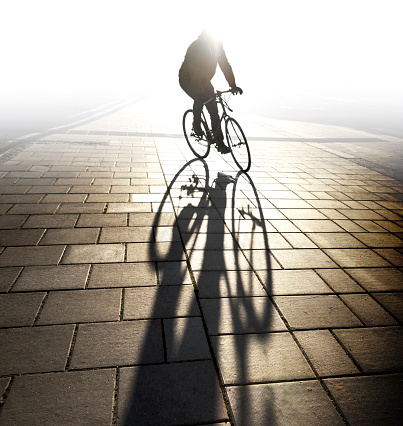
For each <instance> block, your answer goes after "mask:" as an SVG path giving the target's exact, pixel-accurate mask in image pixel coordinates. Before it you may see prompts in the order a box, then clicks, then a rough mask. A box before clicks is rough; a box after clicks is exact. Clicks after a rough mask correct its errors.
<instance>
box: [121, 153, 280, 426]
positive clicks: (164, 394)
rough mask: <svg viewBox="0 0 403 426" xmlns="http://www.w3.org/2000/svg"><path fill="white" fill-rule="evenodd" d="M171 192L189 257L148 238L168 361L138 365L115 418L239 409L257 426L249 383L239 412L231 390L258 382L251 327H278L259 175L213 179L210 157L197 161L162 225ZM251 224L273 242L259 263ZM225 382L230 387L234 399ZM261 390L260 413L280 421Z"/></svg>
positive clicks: (175, 420)
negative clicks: (161, 250)
mask: <svg viewBox="0 0 403 426" xmlns="http://www.w3.org/2000/svg"><path fill="white" fill-rule="evenodd" d="M241 181H242V182H241ZM245 192H249V196H248V197H249V198H248V197H246V196H245V195H244V193H245ZM228 194H230V196H228ZM240 197H242V198H240ZM250 198H253V200H251V199H250ZM168 200H169V201H171V202H172V203H173V204H174V208H175V209H176V212H177V225H178V227H179V231H180V236H181V243H182V244H183V247H184V248H185V252H186V254H187V262H186V263H185V262H180V261H177V260H173V259H176V258H175V256H173V254H174V253H175V252H176V251H177V244H174V242H172V243H171V246H170V248H169V250H168V251H167V252H166V253H165V254H164V255H160V254H158V253H157V252H156V250H157V246H156V245H155V244H153V243H150V244H149V254H150V258H151V259H154V260H156V261H158V264H157V265H158V274H159V280H160V281H159V290H158V292H157V295H156V297H155V300H154V307H153V313H152V315H151V317H152V318H162V331H163V333H164V343H165V345H164V346H165V348H164V362H162V363H158V364H155V365H143V366H139V367H133V369H134V371H135V374H134V375H133V376H131V391H130V392H129V394H127V395H126V397H125V398H121V397H120V394H119V400H118V423H119V422H120V424H125V425H133V424H141V425H144V424H163V425H168V424H200V423H208V422H211V423H214V422H220V421H225V420H226V419H228V418H230V419H231V420H232V421H233V420H234V417H235V420H236V421H237V422H239V423H241V424H248V423H249V424H250V421H251V419H250V417H249V414H250V411H249V409H250V407H251V405H252V402H253V401H251V398H252V397H251V394H250V392H249V391H248V390H246V391H245V389H243V391H242V397H241V398H239V396H236V397H235V399H234V401H235V402H236V403H235V407H232V408H234V410H232V408H231V398H232V396H231V392H232V390H233V389H238V387H239V386H237V385H244V384H248V383H250V382H251V381H253V372H251V371H250V356H251V348H250V342H249V341H248V339H245V338H243V336H249V335H251V334H253V336H254V338H256V339H258V340H259V338H260V337H259V336H265V339H264V344H267V334H259V333H265V332H267V331H269V330H270V328H271V315H272V307H271V304H270V300H269V298H268V297H264V296H265V294H266V293H265V292H264V287H266V289H270V286H271V273H270V270H271V268H270V259H269V254H268V250H267V249H268V238H267V233H266V229H265V225H264V223H265V221H264V218H263V212H262V209H261V208H260V203H259V198H258V195H257V191H256V189H255V187H254V185H253V182H252V180H251V179H250V178H249V177H248V176H247V175H241V174H238V175H237V177H236V178H235V179H234V178H231V177H230V176H227V175H225V174H220V173H219V174H218V176H217V178H216V179H215V180H214V182H213V185H212V186H210V182H209V170H208V167H207V164H206V163H205V162H204V161H200V160H192V161H191V162H189V163H187V164H186V165H185V166H184V167H182V168H181V170H180V171H179V172H178V173H177V174H176V175H175V177H174V178H173V180H172V181H171V183H170V185H169V187H168V189H167V192H166V194H165V196H164V199H163V201H162V203H161V206H160V209H159V211H158V212H157V214H156V217H155V221H154V229H155V232H156V233H158V230H159V229H160V228H159V225H160V224H161V223H160V221H161V217H162V214H161V213H162V210H163V206H164V204H165V203H166V202H167V201H168ZM229 200H231V205H230V206H229ZM248 206H249V210H248ZM256 214H257V215H256ZM259 215H260V217H258V216H259ZM259 227H260V229H259ZM249 232H252V233H251V235H250V237H251V240H250V246H248V247H246V246H244V247H241V246H240V245H239V244H238V240H239V236H240V234H244V235H247V234H248V233H249ZM253 232H254V233H256V234H259V235H260V237H262V238H263V241H264V243H265V244H264V245H265V246H266V250H265V253H266V254H265V256H263V257H261V258H260V259H259V262H260V263H259V264H256V265H254V264H253V263H254V255H253V254H252V253H249V252H248V250H249V247H254V236H253ZM245 252H248V253H245ZM250 252H252V250H250ZM245 254H246V255H245ZM256 267H257V269H255V268H256ZM259 271H260V272H262V271H263V272H264V273H263V274H261V273H260V274H259ZM188 272H190V276H191V278H192V281H193V283H194V284H195V286H196V287H195V289H196V297H194V296H193V297H192V298H191V299H188V290H189V288H191V287H190V286H189V285H186V282H187V279H186V277H187V276H188V275H187V274H188ZM262 277H264V282H262ZM172 284H179V285H172ZM262 284H263V286H262ZM168 288H169V296H168V298H167V289H168ZM262 296H263V297H262ZM167 305H169V306H168V307H167ZM184 305H185V310H183V307H184ZM199 309H201V311H202V316H201V317H200V310H199ZM162 312H163V313H162ZM153 338H154V335H153V334H152V333H151V331H150V333H148V335H147V336H146V337H145V339H144V347H143V355H142V356H141V359H140V363H142V364H147V354H148V353H149V350H148V349H147V345H149V344H150V340H152V339H153ZM228 339H229V340H228ZM226 346H227V347H226ZM126 383H127V381H126ZM228 386H229V387H228ZM220 387H221V389H220ZM242 388H244V387H242ZM227 389H229V390H231V392H230V396H229V403H228V395H227ZM119 392H120V391H119ZM232 393H233V392H232ZM235 394H236V393H235ZM264 397H265V399H266V401H265V403H264V404H263V406H264V407H265V412H264V413H261V416H262V418H266V419H269V418H270V419H271V420H273V416H272V413H271V403H272V401H271V399H270V395H269V394H265V396H264ZM254 398H256V397H254ZM259 405H262V404H259ZM232 411H233V412H232Z"/></svg>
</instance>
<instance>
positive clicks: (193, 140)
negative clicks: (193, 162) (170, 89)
mask: <svg viewBox="0 0 403 426" xmlns="http://www.w3.org/2000/svg"><path fill="white" fill-rule="evenodd" d="M182 125H183V133H184V135H185V138H186V142H187V143H188V145H189V148H190V149H191V150H192V152H193V154H194V155H195V156H196V157H198V158H206V157H207V156H208V155H209V152H210V142H209V140H208V138H207V135H208V128H207V125H206V123H205V122H204V121H203V120H202V122H201V125H202V129H203V136H197V135H196V133H195V132H194V130H193V110H191V109H188V110H187V111H186V112H185V114H184V115H183V121H182Z"/></svg>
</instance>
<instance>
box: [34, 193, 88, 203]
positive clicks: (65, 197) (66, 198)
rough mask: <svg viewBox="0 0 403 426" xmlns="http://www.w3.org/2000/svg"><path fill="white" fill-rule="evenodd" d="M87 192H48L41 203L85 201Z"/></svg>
mask: <svg viewBox="0 0 403 426" xmlns="http://www.w3.org/2000/svg"><path fill="white" fill-rule="evenodd" d="M85 198H86V194H46V195H45V197H44V198H43V199H42V201H41V203H84V201H85Z"/></svg>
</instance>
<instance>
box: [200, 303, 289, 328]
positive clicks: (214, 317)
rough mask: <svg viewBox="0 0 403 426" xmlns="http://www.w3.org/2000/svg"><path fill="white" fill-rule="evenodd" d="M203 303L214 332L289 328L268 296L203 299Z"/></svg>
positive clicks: (208, 325) (209, 324) (207, 322)
mask: <svg viewBox="0 0 403 426" xmlns="http://www.w3.org/2000/svg"><path fill="white" fill-rule="evenodd" d="M201 305H202V311H203V316H204V318H205V321H206V324H207V329H208V333H209V334H210V335H214V334H243V333H265V332H269V331H286V327H285V325H284V323H283V321H282V320H281V318H280V316H279V315H278V313H277V311H276V310H275V309H274V306H273V304H272V302H271V301H270V299H269V298H268V297H242V298H241V297H231V298H221V299H202V301H201Z"/></svg>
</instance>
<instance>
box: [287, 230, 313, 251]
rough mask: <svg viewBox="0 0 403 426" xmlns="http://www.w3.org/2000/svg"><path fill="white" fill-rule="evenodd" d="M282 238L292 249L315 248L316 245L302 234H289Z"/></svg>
mask: <svg viewBox="0 0 403 426" xmlns="http://www.w3.org/2000/svg"><path fill="white" fill-rule="evenodd" d="M283 236H284V238H285V239H286V240H287V241H288V242H289V243H290V244H291V246H292V247H293V248H317V246H316V244H314V243H313V242H312V241H311V240H310V239H309V238H308V237H307V236H305V235H304V234H302V233H294V232H289V233H285V234H284V235H283Z"/></svg>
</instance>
